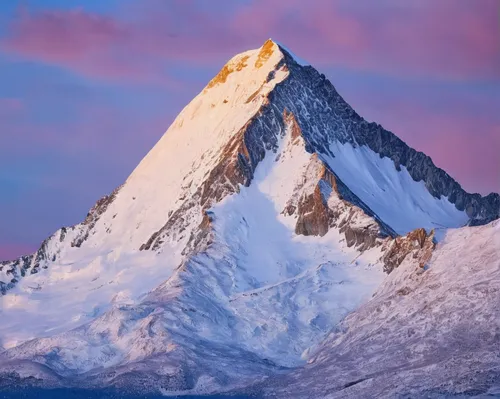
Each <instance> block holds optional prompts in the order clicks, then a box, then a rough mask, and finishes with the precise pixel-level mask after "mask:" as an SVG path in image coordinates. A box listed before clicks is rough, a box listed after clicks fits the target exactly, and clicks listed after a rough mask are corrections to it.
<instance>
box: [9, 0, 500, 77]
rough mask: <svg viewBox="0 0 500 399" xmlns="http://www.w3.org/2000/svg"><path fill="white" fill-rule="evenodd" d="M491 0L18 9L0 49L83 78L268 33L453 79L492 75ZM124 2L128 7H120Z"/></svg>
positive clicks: (135, 70)
mask: <svg viewBox="0 0 500 399" xmlns="http://www.w3.org/2000/svg"><path fill="white" fill-rule="evenodd" d="M499 4H500V3H498V2H497V1H496V0H440V1H439V2H436V1H434V0H432V1H431V0H420V1H419V2H418V3H416V2H401V1H394V0H381V1H380V2H377V3H376V6H375V4H374V2H373V1H372V0H359V1H356V2H352V1H346V0H337V1H330V0H317V1H314V2H309V3H307V4H304V2H303V1H299V0H289V1H287V2H283V1H281V0H254V1H252V2H248V3H238V2H233V1H220V2H217V3H214V4H213V5H211V7H207V6H206V3H202V2H199V1H198V2H197V1H182V2H181V1H172V2H162V1H153V0H150V1H145V2H141V6H140V7H138V6H135V7H134V8H130V7H132V6H130V5H128V6H126V5H122V6H121V8H120V10H118V11H117V12H116V14H115V16H113V17H112V16H105V15H101V14H92V13H90V12H85V11H83V10H72V11H42V12H36V13H29V12H27V11H24V12H20V13H19V15H18V17H17V18H16V19H15V20H14V21H13V22H12V24H11V26H10V29H9V33H8V36H7V37H6V38H5V40H4V41H3V49H4V50H5V51H8V52H11V53H15V54H18V55H21V56H24V57H26V58H30V59H36V60H40V61H44V62H48V63H53V64H57V65H62V66H65V67H68V68H71V69H74V70H76V71H79V72H81V73H84V74H88V75H91V76H97V77H104V78H117V77H118V78H132V79H148V78H149V79H151V77H152V76H158V75H161V74H162V73H163V74H165V69H164V67H165V63H182V62H190V63H197V64H198V65H202V64H205V65H206V64H216V65H220V64H221V63H222V62H223V60H225V59H227V58H228V57H230V56H231V55H233V54H234V53H236V52H240V51H243V50H246V49H248V48H249V47H256V46H259V45H260V44H262V42H263V41H264V40H265V39H267V38H268V37H270V36H271V37H273V38H276V39H278V40H280V41H282V42H284V43H285V44H286V45H287V46H288V47H289V48H291V49H292V50H293V51H294V52H295V53H297V54H299V55H301V56H302V57H304V58H306V59H308V60H309V61H310V62H312V63H314V64H318V65H327V66H328V65H329V66H331V65H341V66H345V67H348V68H356V69H360V70H370V71H377V72H382V73H391V74H394V73H399V74H402V75H422V76H434V77H439V78H453V79H475V80H478V79H497V78H499V77H500V55H499V51H500V32H499V21H498V18H499V16H498V15H499ZM127 7H129V8H128V9H127Z"/></svg>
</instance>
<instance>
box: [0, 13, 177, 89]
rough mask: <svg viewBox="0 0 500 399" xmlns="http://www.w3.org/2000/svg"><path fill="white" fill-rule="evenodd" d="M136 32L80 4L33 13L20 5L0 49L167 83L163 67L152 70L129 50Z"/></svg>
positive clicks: (101, 73)
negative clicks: (58, 9)
mask: <svg viewBox="0 0 500 399" xmlns="http://www.w3.org/2000/svg"><path fill="white" fill-rule="evenodd" d="M136 35H137V32H135V31H134V30H133V29H131V27H130V26H129V25H128V24H126V23H124V22H122V21H119V20H117V19H115V18H112V17H107V16H103V15H98V14H92V13H88V12H85V11H83V10H82V9H76V10H72V11H57V10H54V11H43V12H39V13H35V14H32V13H29V12H28V11H26V10H24V9H23V10H20V12H19V15H18V17H17V19H15V20H14V21H13V22H12V23H11V25H10V31H9V35H8V37H7V38H6V39H4V40H2V42H0V49H2V50H4V51H5V52H7V53H12V54H16V55H17V56H20V57H23V58H27V59H33V60H38V61H42V62H45V63H48V64H53V65H59V66H63V67H66V68H69V69H71V70H74V71H76V72H78V73H81V74H83V75H87V76H91V77H97V78H106V79H121V80H124V79H133V80H134V81H136V80H138V81H154V82H156V83H166V84H170V83H172V81H171V79H170V77H169V76H168V75H167V74H166V73H165V72H163V73H161V74H158V73H155V72H157V71H156V69H155V66H153V65H152V64H153V62H152V60H149V59H148V60H142V59H140V57H139V58H138V57H137V56H138V55H139V54H138V52H137V51H131V48H130V46H129V43H130V42H133V40H134V38H135V36H136ZM153 61H154V60H153Z"/></svg>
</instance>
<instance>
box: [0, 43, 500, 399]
mask: <svg viewBox="0 0 500 399" xmlns="http://www.w3.org/2000/svg"><path fill="white" fill-rule="evenodd" d="M499 212H500V197H499V196H498V194H491V195H489V196H487V197H481V196H480V195H478V194H469V193H466V192H465V191H464V190H463V189H462V188H461V187H460V185H459V184H458V183H457V182H456V181H454V180H453V179H452V178H451V177H450V176H449V175H448V174H447V173H446V172H444V171H443V170H441V169H439V168H437V167H436V166H435V165H434V164H433V162H432V160H431V159H430V158H429V157H427V156H426V155H425V154H423V153H421V152H417V151H415V150H414V149H412V148H410V147H408V146H407V145H406V144H405V143H404V142H403V141H401V140H400V139H399V138H397V137H396V136H395V135H394V134H392V133H391V132H389V131H387V130H385V129H383V128H382V127H381V126H380V125H377V124H375V123H369V122H367V121H365V120H364V119H363V118H361V117H360V116H359V115H358V114H357V113H356V112H355V111H354V110H353V109H352V108H351V107H350V106H349V105H348V104H347V103H346V102H345V101H344V100H343V99H342V97H341V96H340V95H339V94H338V93H337V91H336V90H335V88H334V87H333V85H332V84H331V83H330V82H329V81H328V79H326V77H325V76H324V75H323V74H321V73H319V72H318V71H316V70H315V69H314V68H313V67H312V66H309V65H306V64H305V63H303V62H302V61H300V60H299V59H298V58H296V57H295V56H294V55H292V54H291V53H290V52H289V51H288V50H287V49H286V48H284V47H283V46H281V45H279V44H277V43H275V42H274V41H272V40H268V41H266V42H265V43H264V45H263V46H262V47H261V48H259V49H257V50H251V51H247V52H244V53H242V54H239V55H236V56H235V57H233V58H232V59H231V60H230V61H229V62H228V63H227V64H226V65H225V66H224V67H223V68H222V69H221V71H220V72H219V73H218V74H217V76H215V77H214V78H213V79H212V80H211V81H210V82H209V83H208V85H207V86H206V87H205V88H204V89H203V91H202V92H201V93H200V94H199V95H198V96H196V97H195V98H194V99H193V100H192V101H191V103H190V104H189V105H187V106H186V107H185V108H184V109H183V110H182V112H181V113H180V114H179V116H178V117H177V118H176V119H175V121H174V123H173V124H172V126H170V128H169V129H168V130H167V132H166V133H165V134H164V135H163V137H162V138H161V139H160V140H159V142H158V143H157V144H156V145H155V147H154V148H153V149H152V150H151V151H150V152H149V153H148V154H147V155H146V157H145V158H144V159H143V160H142V161H141V163H140V164H139V165H138V166H137V168H136V169H135V170H134V171H133V172H132V174H131V175H130V177H129V178H128V179H127V181H126V182H125V183H124V184H123V185H122V186H120V187H119V188H117V189H116V190H115V191H114V192H113V193H112V194H111V195H109V196H106V197H103V198H102V199H101V200H99V201H98V202H97V203H96V205H95V206H94V207H93V208H92V209H91V210H90V211H89V213H88V215H87V217H86V219H85V220H84V221H83V222H82V223H80V224H78V225H76V226H72V227H68V228H62V229H61V230H59V231H58V232H56V233H55V234H54V235H53V236H52V237H50V238H48V239H47V240H46V241H44V243H43V244H42V246H41V248H40V249H39V250H38V251H37V252H36V253H35V254H33V255H29V256H25V257H22V258H20V259H17V260H14V261H7V262H2V263H0V289H1V293H2V294H3V296H2V297H1V301H2V313H1V317H2V326H1V327H0V342H1V344H2V346H3V348H4V351H3V352H1V353H0V373H1V372H4V373H5V375H8V378H9V379H10V380H9V381H13V384H16V383H18V382H19V381H20V380H23V381H24V382H23V383H26V384H28V383H29V384H31V383H33V384H36V385H40V386H44V387H52V386H62V387H75V386H78V387H81V386H84V387H85V388H89V389H98V388H99V389H100V388H103V387H110V386H112V387H115V388H116V389H122V388H127V389H130V388H131V387H135V388H136V389H138V390H139V391H141V392H142V390H144V389H146V390H148V391H151V392H164V391H168V392H174V393H179V394H183V393H209V392H220V391H225V390H228V389H236V388H237V387H244V386H252V387H254V388H248V389H261V390H262V391H261V392H268V391H267V390H268V389H270V390H271V391H272V390H274V388H273V387H275V385H273V384H272V383H270V385H266V386H259V388H257V385H254V384H255V383H256V382H257V381H260V380H261V379H262V377H264V376H273V378H277V379H278V380H276V381H281V380H279V378H280V377H279V376H281V375H282V374H283V373H285V372H286V371H287V369H288V368H292V367H293V368H295V367H301V366H303V365H304V363H305V361H306V360H307V359H311V354H312V353H313V352H314V351H315V350H317V349H318V348H323V350H324V351H326V352H325V353H328V356H329V355H330V354H329V352H328V345H329V344H328V342H330V341H324V342H323V339H324V338H325V336H326V335H327V334H328V333H329V332H331V331H332V329H334V328H336V326H338V325H339V324H338V323H339V322H341V321H342V320H344V318H345V317H346V316H347V315H348V314H350V313H351V312H352V311H355V310H356V309H358V308H359V307H360V306H361V305H362V304H364V303H366V302H367V301H368V300H369V299H370V297H371V296H372V295H374V294H376V296H375V297H374V299H372V300H371V301H370V302H368V305H365V306H374V305H373V303H378V302H374V301H377V300H378V299H377V298H379V297H380V295H382V294H381V293H383V294H386V293H390V295H396V294H395V293H397V292H401V293H402V294H401V295H406V294H404V293H405V292H406V289H407V282H406V280H407V279H410V280H411V281H412V282H413V283H414V282H415V281H417V280H418V281H422V284H424V285H425V284H431V282H430V281H428V280H429V278H428V276H429V275H432V270H433V264H434V263H433V262H438V261H439V259H440V256H441V255H440V254H441V253H442V251H444V250H448V251H449V249H448V247H446V245H455V244H454V241H453V240H452V243H451V244H442V242H447V241H446V239H445V238H443V237H448V236H450V237H452V238H453V237H455V236H456V237H461V236H460V234H459V233H453V234H454V235H453V234H451V235H449V233H448V229H456V228H462V229H459V230H457V231H467V232H468V231H478V232H479V231H480V232H482V233H481V234H484V235H485V236H487V235H488V234H491V231H493V229H494V228H495V227H494V226H495V223H490V222H492V221H493V220H495V219H497V218H498V217H499ZM488 223H489V224H488ZM487 224H488V225H487ZM478 225H487V226H483V227H477V228H473V227H467V226H478ZM464 234H469V233H464ZM470 234H472V233H470ZM457 240H458V238H457ZM442 245H444V248H445V249H443V248H442ZM440 264H441V263H438V265H440ZM437 269H439V268H438V267H437ZM387 274H389V276H387ZM426 279H427V281H426ZM449 284H450V287H452V286H453V280H451V281H450V283H449ZM408 289H410V288H408ZM411 289H413V288H411ZM443 289H444V288H443ZM377 295H378V296H377ZM388 295H389V294H388ZM492 295H493V294H492ZM370 304H372V305H370ZM365 309H366V307H365ZM354 315H356V313H354ZM349 317H351V319H350V320H356V316H352V314H351V316H349ZM357 323H358V324H356V325H362V324H363V321H362V320H361V321H357ZM325 348H326V349H325ZM318 356H319V357H318V358H321V356H320V355H318ZM325 356H326V355H325ZM332 356H336V355H335V353H334V354H333V355H332ZM228 366H230V367H228ZM300 370H302V369H300ZM304 370H306V369H304ZM305 372H307V371H305ZM292 376H293V375H292ZM28 377H31V378H32V379H31V380H27V378H28ZM33 377H34V379H33ZM6 378H7V377H6ZM287 378H292V377H287ZM30 381H31V382H30ZM89 381H92V382H89ZM269 381H274V380H273V379H270V380H269ZM291 381H293V383H295V380H291ZM349 382H350V381H346V384H347V383H349ZM277 386H279V383H278V385H277ZM269 387H271V388H269ZM276 389H277V390H278V388H276ZM335 389H337V390H342V389H344V388H343V387H342V386H339V387H335ZM271 391H269V392H271ZM283 395H285V396H284V397H286V395H289V393H283Z"/></svg>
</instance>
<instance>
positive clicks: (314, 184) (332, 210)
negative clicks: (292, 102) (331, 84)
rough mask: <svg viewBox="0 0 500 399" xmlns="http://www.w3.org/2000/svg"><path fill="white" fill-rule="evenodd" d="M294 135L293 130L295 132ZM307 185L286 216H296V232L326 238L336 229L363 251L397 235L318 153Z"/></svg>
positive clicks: (308, 171) (307, 171) (302, 187)
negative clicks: (376, 216) (377, 217)
mask: <svg viewBox="0 0 500 399" xmlns="http://www.w3.org/2000/svg"><path fill="white" fill-rule="evenodd" d="M292 132H293V130H292ZM305 176H306V177H305V178H304V181H305V182H307V184H304V185H300V186H299V187H298V188H297V192H298V193H299V194H298V195H296V197H295V198H297V197H298V200H297V199H294V198H292V199H291V200H290V201H289V202H288V203H287V206H286V207H285V209H284V211H283V214H285V215H296V216H297V224H296V227H295V233H296V234H301V235H306V236H308V235H316V236H323V235H325V234H326V233H327V232H328V230H329V229H330V228H332V227H337V228H338V229H339V231H340V232H341V233H344V235H345V238H346V243H347V245H348V247H352V246H354V247H357V248H358V249H359V250H360V251H364V250H366V249H369V248H372V247H374V246H376V245H380V244H381V243H382V240H383V239H385V238H386V237H395V236H396V233H395V232H394V231H393V230H392V229H391V228H390V227H389V226H386V225H385V224H384V223H383V222H380V221H378V220H377V219H375V218H374V217H373V215H374V214H373V212H371V210H370V209H369V208H368V207H367V206H366V205H365V204H363V203H362V201H361V200H360V199H359V198H357V197H356V196H355V195H354V194H353V193H352V192H350V190H349V189H348V188H347V186H345V185H344V184H343V183H342V181H341V180H340V179H339V178H338V177H337V176H336V175H335V174H334V173H333V172H332V171H331V170H329V169H328V167H327V166H326V165H325V163H324V162H323V161H321V160H320V159H319V157H318V155H317V154H313V155H312V156H311V161H310V164H309V166H308V167H307V169H306V172H305Z"/></svg>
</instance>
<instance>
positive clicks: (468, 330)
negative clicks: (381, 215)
mask: <svg viewBox="0 0 500 399" xmlns="http://www.w3.org/2000/svg"><path fill="white" fill-rule="evenodd" d="M499 303H500V223H499V222H498V221H496V222H493V223H491V224H489V225H486V226H482V227H475V228H462V229H457V230H450V231H448V232H447V234H446V235H445V237H444V238H443V240H442V242H440V243H439V244H438V246H437V248H436V250H435V252H434V255H433V257H432V260H431V261H430V262H429V264H428V267H427V268H426V270H425V271H423V270H422V269H420V268H418V267H416V265H415V263H414V262H412V259H411V258H407V259H406V260H405V261H404V262H403V263H402V264H401V266H400V267H399V268H398V269H396V270H395V271H394V272H393V273H391V274H390V275H389V276H388V277H387V278H386V279H385V281H384V282H383V284H382V285H381V286H380V287H379V288H378V290H377V293H376V294H375V296H374V297H373V299H371V300H370V301H369V302H368V303H366V304H365V305H363V306H362V307H361V308H359V309H358V310H357V311H355V312H354V313H352V314H350V315H349V316H348V317H347V318H346V319H345V320H343V322H342V323H341V324H339V325H338V326H337V327H336V328H335V329H334V330H333V331H332V332H331V333H330V335H329V336H328V337H327V338H326V339H325V340H324V341H323V342H322V343H321V344H320V345H318V346H317V347H316V348H315V353H314V354H313V355H312V356H311V358H310V359H309V362H308V363H309V364H308V365H307V366H306V367H304V368H301V369H299V370H297V371H295V372H293V373H292V374H290V375H288V376H287V377H286V378H284V379H279V380H276V381H273V382H272V383H270V387H269V388H266V390H265V392H266V393H267V394H268V395H271V396H278V397H330V398H360V397H391V398H392V397H426V398H427V397H429V398H433V397H436V398H437V397H451V396H453V395H459V394H463V395H465V396H474V395H477V396H475V397H485V396H481V395H491V396H495V397H496V396H497V395H499V394H500V361H499V358H498V354H499V351H500V309H499V306H498V304H499Z"/></svg>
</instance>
